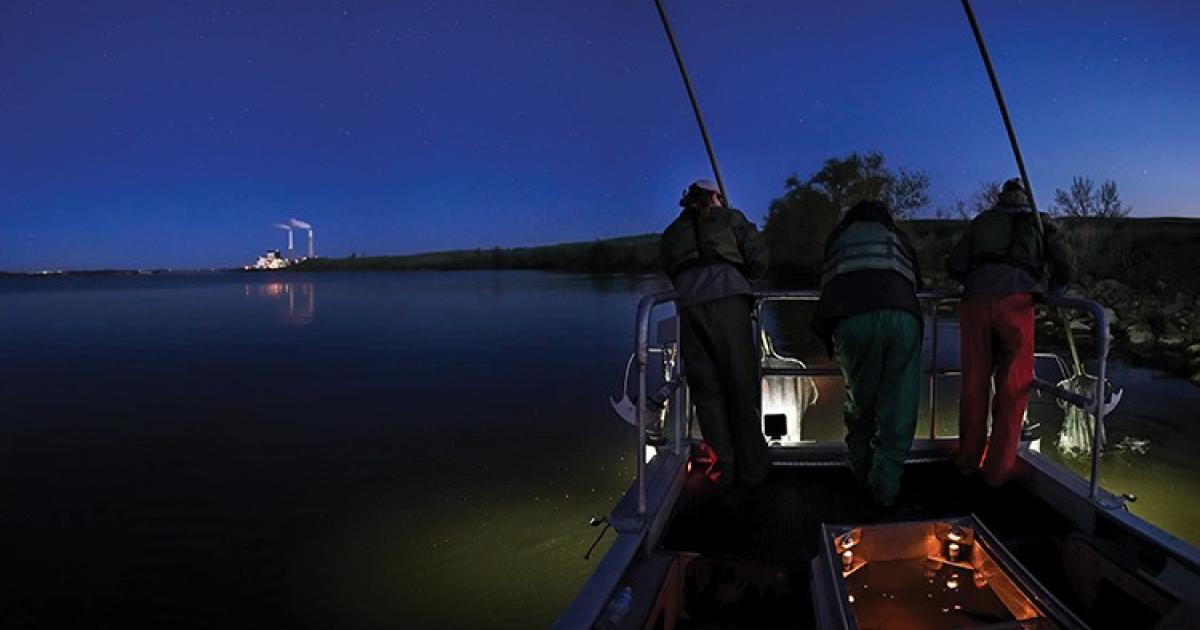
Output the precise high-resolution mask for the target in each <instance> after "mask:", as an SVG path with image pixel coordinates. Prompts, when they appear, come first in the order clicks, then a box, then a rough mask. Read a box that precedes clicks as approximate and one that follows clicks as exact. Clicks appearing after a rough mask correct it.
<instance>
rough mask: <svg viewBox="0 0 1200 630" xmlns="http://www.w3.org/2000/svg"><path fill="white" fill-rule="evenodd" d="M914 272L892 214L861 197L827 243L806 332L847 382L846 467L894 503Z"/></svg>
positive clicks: (916, 336) (915, 322)
mask: <svg viewBox="0 0 1200 630" xmlns="http://www.w3.org/2000/svg"><path fill="white" fill-rule="evenodd" d="M920 287H921V272H920V268H919V266H918V264H917V256H916V251H915V250H914V249H913V246H912V243H911V242H910V241H909V239H908V236H906V235H905V234H904V232H902V231H900V229H899V228H898V227H897V226H896V223H895V221H894V220H893V218H892V212H891V210H890V209H889V208H888V207H887V206H886V205H884V204H882V203H880V202H878V201H862V202H859V203H858V204H856V205H855V206H854V207H853V208H851V209H850V211H849V212H847V213H846V215H845V216H844V217H843V218H842V220H841V222H840V223H838V225H837V226H836V227H835V228H834V229H833V232H832V233H830V235H829V238H828V239H827V240H826V241H825V263H824V267H823V269H822V273H821V301H820V302H819V303H818V304H817V309H816V312H815V313H814V315H813V321H812V326H813V330H814V331H815V332H816V333H817V335H818V336H820V337H821V338H822V339H823V340H824V341H825V344H826V348H827V349H828V350H829V351H830V354H831V355H834V356H836V357H837V360H838V362H839V363H841V366H842V374H843V375H844V376H845V379H846V401H845V404H844V409H843V411H844V418H845V421H846V446H847V448H848V451H849V452H848V456H847V460H848V461H847V463H848V464H849V465H850V471H851V472H852V473H853V474H854V477H855V479H857V480H858V481H859V483H860V484H862V485H863V486H864V487H866V488H868V489H869V490H870V492H871V496H872V497H873V499H874V500H875V502H876V503H877V504H878V505H879V506H880V507H884V508H890V507H892V506H893V505H894V504H895V502H896V497H897V495H898V494H899V493H900V477H901V475H902V474H903V472H904V460H905V459H907V457H908V451H909V448H910V447H911V446H912V440H913V431H914V430H915V429H916V423H917V398H918V396H919V384H920V360H919V359H920V355H921V331H922V316H921V307H920V304H919V302H918V301H917V293H916V292H917V291H918V290H919V289H920Z"/></svg>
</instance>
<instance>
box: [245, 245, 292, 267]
mask: <svg viewBox="0 0 1200 630" xmlns="http://www.w3.org/2000/svg"><path fill="white" fill-rule="evenodd" d="M287 266H288V261H287V259H286V258H284V257H283V256H282V255H281V254H280V253H279V250H278V249H268V250H267V253H265V254H263V255H262V256H259V257H258V260H257V261H255V263H254V264H253V265H247V266H246V267H245V269H246V270H250V269H283V268H284V267H287Z"/></svg>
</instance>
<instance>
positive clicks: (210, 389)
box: [0, 272, 1200, 629]
mask: <svg viewBox="0 0 1200 630" xmlns="http://www.w3.org/2000/svg"><path fill="white" fill-rule="evenodd" d="M660 287H661V281H659V280H655V279H636V278H633V279H631V278H625V277H590V276H582V275H559V274H543V273H532V272H528V273H523V272H462V273H408V274H361V275H360V274H329V275H311V276H306V275H300V274H285V275H258V274H249V275H248V274H208V275H195V276H155V277H93V278H37V279H6V280H3V281H0V410H3V416H2V418H3V422H2V423H0V431H2V435H0V462H2V470H3V474H2V475H0V492H3V496H4V497H5V500H6V503H5V505H6V509H5V510H3V511H2V512H0V532H2V533H3V534H4V539H5V540H7V541H9V545H8V547H7V552H6V557H5V566H6V570H5V571H4V572H2V573H0V575H2V576H3V577H2V578H0V580H3V582H2V583H0V627H43V628H78V627H96V626H108V627H123V628H130V627H157V628H161V627H170V628H191V627H195V628H213V627H248V626H255V627H312V628H329V627H338V628H350V629H353V628H385V627H386V628H397V627H405V628H420V627H488V628H537V627H545V626H547V625H548V624H550V623H551V622H552V621H553V620H554V619H555V617H556V616H557V615H558V614H559V612H560V611H561V610H562V609H563V607H564V606H565V605H566V604H567V602H568V601H569V600H570V598H571V597H572V596H573V595H574V594H575V593H576V592H577V590H578V588H579V587H580V586H581V585H582V583H583V581H584V580H585V579H586V577H587V576H588V575H589V574H590V571H591V570H592V569H593V568H594V567H595V564H596V559H595V558H593V560H591V561H584V560H583V559H582V555H583V553H584V551H585V550H586V548H587V546H588V545H589V544H590V543H591V541H592V538H593V537H594V535H595V534H596V533H597V530H594V529H591V528H588V527H587V526H586V522H587V519H588V518H589V517H591V516H593V515H598V514H604V513H607V511H608V510H609V509H610V507H611V506H612V504H613V503H614V502H615V500H616V499H617V497H618V496H619V495H620V493H621V492H623V491H624V489H625V488H626V486H627V485H628V483H629V481H630V477H631V474H630V473H631V467H632V463H631V459H630V458H631V456H632V448H631V444H630V442H631V439H632V435H631V433H630V431H629V430H628V428H627V427H625V426H624V425H623V424H621V423H620V422H619V421H618V420H617V419H616V417H615V416H614V415H613V414H612V412H611V410H610V409H609V406H608V402H607V397H608V396H609V395H614V394H619V390H620V374H621V371H622V369H623V368H624V365H625V360H626V358H627V357H628V352H629V350H630V349H631V346H632V333H633V317H634V312H635V308H636V304H637V300H638V298H639V297H640V296H641V295H643V294H645V293H647V292H650V291H653V290H657V289H658V288H660ZM804 326H806V324H804ZM802 328H803V326H802V327H801V329H802ZM787 332H788V331H782V332H780V338H781V341H780V344H781V347H782V348H784V349H785V350H786V349H789V348H790V349H793V350H804V351H806V352H807V353H808V355H809V356H812V355H819V354H820V353H819V349H815V351H814V348H812V346H811V342H806V341H802V340H800V341H797V340H796V339H799V337H800V336H801V334H800V333H797V334H796V335H794V337H796V339H789V335H788V334H787ZM948 334H949V333H947V335H948ZM951 336H952V335H951ZM947 348H949V346H947ZM945 352H948V353H950V352H951V351H950V350H948V349H947V350H946V351H945ZM951 354H952V353H951ZM947 356H949V355H947ZM1114 376H1115V377H1116V378H1117V379H1118V380H1119V381H1123V383H1124V384H1125V386H1126V387H1127V393H1126V398H1125V401H1124V402H1123V403H1122V408H1121V410H1119V412H1118V414H1117V415H1116V416H1115V417H1114V419H1113V423H1112V425H1111V426H1112V427H1113V428H1114V431H1116V432H1118V433H1121V432H1124V433H1126V434H1128V435H1137V436H1141V437H1144V438H1146V439H1148V440H1149V450H1148V451H1147V452H1146V453H1144V454H1135V453H1131V452H1120V453H1117V452H1114V453H1113V454H1112V455H1111V456H1110V455H1106V456H1105V467H1104V481H1105V484H1106V485H1107V486H1110V487H1113V488H1115V489H1118V490H1120V491H1125V492H1134V493H1136V494H1138V495H1139V497H1140V500H1139V501H1138V502H1137V503H1136V504H1134V506H1133V509H1134V511H1135V512H1137V513H1139V514H1142V515H1143V516H1145V517H1147V518H1149V519H1150V520H1152V521H1154V522H1155V523H1157V524H1159V525H1160V526H1162V527H1164V528H1166V529H1168V530H1170V531H1172V532H1175V533H1177V534H1178V535H1181V536H1183V537H1185V538H1187V539H1189V540H1191V541H1193V542H1200V531H1197V530H1196V527H1197V525H1196V523H1200V513H1197V512H1196V509H1195V508H1193V507H1192V506H1191V504H1190V503H1189V501H1187V500H1185V499H1186V498H1188V497H1191V498H1194V497H1197V496H1200V494H1198V492H1197V490H1198V489H1200V467H1198V466H1197V465H1196V464H1195V463H1194V462H1193V458H1192V457H1191V455H1190V454H1189V452H1188V450H1189V449H1194V445H1195V444H1196V443H1197V440H1196V438H1197V437H1198V436H1197V435H1196V431H1197V428H1196V426H1195V425H1194V423H1192V422H1191V420H1192V419H1193V418H1194V413H1193V411H1192V410H1194V409H1196V408H1198V405H1197V404H1196V403H1200V393H1198V392H1200V390H1196V389H1194V388H1192V387H1191V386H1190V385H1188V384H1186V383H1181V382H1180V381H1176V380H1171V379H1163V378H1159V377H1158V376H1156V375H1155V374H1154V373H1153V372H1149V371H1145V370H1139V369H1134V368H1129V367H1124V366H1123V367H1119V368H1118V369H1117V371H1116V373H1115V375H1114ZM947 385H948V387H944V388H943V391H942V393H941V395H940V397H939V398H941V397H946V398H945V400H943V401H942V402H941V404H940V409H939V418H941V420H940V421H939V424H940V425H941V428H940V429H939V430H943V429H945V427H950V428H949V429H945V430H952V425H953V404H952V403H953V387H954V385H955V383H954V382H953V380H950V381H948V382H947ZM822 388H823V399H822V401H821V402H820V403H819V404H818V406H817V407H816V408H814V415H813V420H812V423H811V425H810V427H809V428H811V430H812V431H813V432H814V435H817V436H819V437H822V438H824V439H837V438H838V437H839V436H840V416H839V412H838V409H839V405H840V386H839V385H838V384H837V383H836V382H830V383H823V384H822ZM821 418H824V420H821ZM924 426H925V428H923V429H922V430H927V427H928V424H926V425H924ZM603 549H604V546H603V545H602V546H601V548H600V550H599V552H598V554H597V556H599V555H600V554H601V553H602V552H603Z"/></svg>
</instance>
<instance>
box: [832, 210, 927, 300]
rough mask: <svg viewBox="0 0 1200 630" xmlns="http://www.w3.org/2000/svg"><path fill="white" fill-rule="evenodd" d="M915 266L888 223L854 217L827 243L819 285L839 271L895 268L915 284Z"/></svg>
mask: <svg viewBox="0 0 1200 630" xmlns="http://www.w3.org/2000/svg"><path fill="white" fill-rule="evenodd" d="M914 266H915V263H914V261H913V259H912V256H911V255H910V254H909V252H908V250H907V249H906V248H905V247H904V242H903V241H902V240H900V236H899V235H897V234H896V233H895V232H894V231H892V230H891V229H889V228H888V226H886V225H884V224H882V223H879V222H877V221H855V222H854V223H852V224H850V227H848V228H846V229H845V231H843V232H842V233H841V234H839V235H838V237H837V238H836V239H835V240H834V241H833V243H831V244H830V246H829V250H828V251H827V252H826V254H825V266H824V269H823V270H822V272H821V286H822V287H824V286H825V285H826V284H828V283H829V281H830V280H833V279H834V278H835V277H837V276H840V275H842V274H847V273H853V272H855V271H864V270H867V269H873V270H877V271H894V272H896V273H898V274H900V275H901V276H904V277H905V278H906V279H907V280H908V281H909V282H911V283H913V284H914V285H915V284H916V283H917V274H916V271H915V269H914Z"/></svg>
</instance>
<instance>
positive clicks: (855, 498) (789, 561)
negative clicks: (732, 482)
mask: <svg viewBox="0 0 1200 630" xmlns="http://www.w3.org/2000/svg"><path fill="white" fill-rule="evenodd" d="M900 504H901V505H902V506H903V507H902V508H901V509H900V510H898V511H897V512H895V513H892V514H886V515H885V514H880V513H878V511H877V510H875V509H874V508H872V507H871V505H870V502H869V500H868V498H867V497H866V496H865V495H864V494H863V493H862V492H861V491H859V490H858V489H857V486H856V485H855V483H854V480H853V478H852V477H851V476H850V473H849V471H848V470H847V469H846V468H844V467H838V466H821V467H777V468H775V469H773V470H772V472H771V476H770V477H769V478H768V480H767V481H766V482H765V483H764V484H763V486H761V487H760V488H758V489H756V491H755V492H754V493H753V494H752V495H749V496H746V497H744V498H743V500H742V501H740V503H738V504H736V505H735V504H730V502H728V501H723V500H722V498H721V497H720V496H719V494H718V493H717V492H715V490H714V489H713V488H712V486H711V485H709V484H708V483H707V482H706V480H705V479H704V478H703V476H701V475H700V474H699V473H698V472H693V473H691V474H690V475H689V477H688V479H687V481H686V484H685V487H684V490H683V492H682V494H681V495H680V498H679V500H678V502H677V503H676V506H675V510H674V513H673V514H672V515H671V518H670V521H669V522H668V525H667V528H666V531H665V534H664V536H663V539H662V550H663V551H665V552H670V553H679V554H683V555H686V556H694V559H692V561H691V563H690V564H689V568H688V571H687V577H686V588H685V595H684V607H685V609H686V610H687V611H688V615H687V616H688V619H686V620H682V623H681V626H680V627H683V628H707V627H722V628H729V627H746V628H776V627H779V628H783V627H788V628H796V627H800V628H807V627H814V623H815V622H814V621H813V613H812V602H811V598H810V596H809V565H808V563H809V560H811V558H812V557H813V556H814V555H816V553H817V551H818V546H819V544H820V542H821V541H820V540H819V533H820V532H819V529H820V527H819V526H820V524H821V523H830V524H835V523H836V524H856V525H858V524H868V523H878V522H895V521H909V520H926V519H934V518H943V517H951V516H963V515H967V514H972V513H974V514H976V515H977V516H978V518H979V519H980V520H981V521H982V522H983V523H984V524H985V525H987V526H988V527H989V528H990V529H991V530H992V531H993V532H994V533H995V534H996V535H997V536H998V537H999V538H1000V539H1001V541H1002V542H1003V544H1004V545H1005V546H1006V547H1007V548H1008V549H1009V551H1011V552H1012V553H1013V555H1014V556H1016V558H1017V559H1018V560H1019V561H1020V562H1021V563H1022V564H1024V565H1025V567H1026V568H1027V569H1029V571H1030V572H1031V573H1033V575H1034V576H1035V577H1036V578H1037V579H1038V580H1039V581H1040V582H1041V583H1042V584H1043V585H1044V586H1045V587H1046V588H1048V589H1049V590H1050V591H1051V592H1052V593H1054V594H1055V595H1056V596H1057V597H1058V598H1059V599H1060V600H1061V601H1062V602H1063V603H1064V604H1066V605H1067V606H1068V607H1070V608H1072V609H1076V610H1077V609H1078V606H1077V602H1074V601H1072V597H1073V595H1072V593H1071V589H1070V588H1069V587H1068V586H1067V581H1066V577H1065V575H1064V574H1063V570H1062V563H1061V561H1060V558H1061V550H1060V546H1061V543H1062V541H1063V540H1064V539H1065V537H1066V536H1067V535H1068V534H1070V533H1071V531H1072V527H1071V525H1070V524H1069V523H1068V522H1066V521H1065V520H1064V519H1063V518H1062V517H1061V516H1060V515H1059V514H1058V513H1057V512H1055V511H1054V510H1052V509H1051V508H1050V506H1048V505H1046V504H1045V503H1044V502H1042V501H1041V500H1040V499H1038V498H1036V497H1034V496H1032V495H1031V494H1029V493H1028V492H1025V491H1023V490H1021V489H1020V487H1019V486H1012V487H1006V488H1000V489H995V490H993V489H988V488H986V487H984V486H983V485H982V484H979V483H974V482H971V481H969V480H966V479H964V478H962V477H961V476H960V475H959V474H958V473H957V471H955V470H954V468H953V467H952V465H951V464H950V463H949V462H932V463H920V464H910V465H909V466H908V468H907V469H906V472H905V479H904V491H903V493H902V495H901V500H900ZM818 506H819V507H818Z"/></svg>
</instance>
